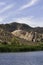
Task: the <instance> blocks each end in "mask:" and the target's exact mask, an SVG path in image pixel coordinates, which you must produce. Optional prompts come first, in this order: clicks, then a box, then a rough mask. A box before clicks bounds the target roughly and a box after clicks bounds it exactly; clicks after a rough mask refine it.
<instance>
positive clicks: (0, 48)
mask: <svg viewBox="0 0 43 65" xmlns="http://www.w3.org/2000/svg"><path fill="white" fill-rule="evenodd" d="M41 50H43V42H39V43H33V44H31V45H27V44H25V45H24V44H21V45H20V44H15V45H14V44H11V45H8V44H0V52H27V51H41Z"/></svg>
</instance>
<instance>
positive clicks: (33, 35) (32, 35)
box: [12, 30, 43, 42]
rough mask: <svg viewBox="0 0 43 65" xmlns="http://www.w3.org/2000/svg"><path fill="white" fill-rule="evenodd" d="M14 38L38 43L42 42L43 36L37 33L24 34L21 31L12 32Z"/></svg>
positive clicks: (24, 32)
mask: <svg viewBox="0 0 43 65" xmlns="http://www.w3.org/2000/svg"><path fill="white" fill-rule="evenodd" d="M12 34H13V35H14V36H17V37H19V38H22V39H26V40H28V41H33V42H39V41H41V40H43V34H40V33H37V32H32V31H31V32H26V31H23V30H15V31H13V32H12Z"/></svg>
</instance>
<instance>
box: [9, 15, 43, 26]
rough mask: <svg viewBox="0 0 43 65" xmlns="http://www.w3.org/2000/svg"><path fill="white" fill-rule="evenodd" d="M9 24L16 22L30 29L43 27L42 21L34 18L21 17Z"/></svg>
mask: <svg viewBox="0 0 43 65" xmlns="http://www.w3.org/2000/svg"><path fill="white" fill-rule="evenodd" d="M10 22H18V23H25V24H28V25H30V26H32V27H38V26H40V27H43V19H42V18H40V19H37V18H34V16H30V17H22V18H13V19H12V20H11V21H10Z"/></svg>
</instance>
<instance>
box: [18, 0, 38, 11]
mask: <svg viewBox="0 0 43 65" xmlns="http://www.w3.org/2000/svg"><path fill="white" fill-rule="evenodd" d="M37 1H38V0H31V1H30V2H29V3H27V4H25V5H23V6H22V7H20V9H19V10H23V9H26V8H28V7H31V6H33V5H34V4H36V2H37Z"/></svg>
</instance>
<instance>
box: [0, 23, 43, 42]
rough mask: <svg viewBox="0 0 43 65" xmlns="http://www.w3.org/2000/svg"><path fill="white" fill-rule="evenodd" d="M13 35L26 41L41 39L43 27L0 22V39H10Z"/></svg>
mask: <svg viewBox="0 0 43 65" xmlns="http://www.w3.org/2000/svg"><path fill="white" fill-rule="evenodd" d="M13 37H15V38H16V37H18V38H21V39H25V40H27V41H33V42H36V41H43V27H35V28H32V27H30V26H29V25H27V24H22V23H16V22H13V23H9V24H0V41H1V40H2V41H11V39H12V38H13Z"/></svg>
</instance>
